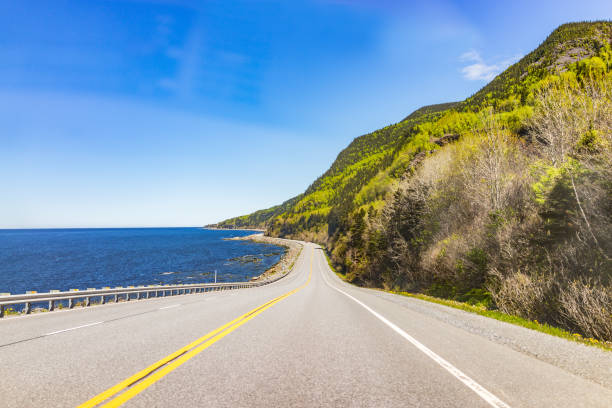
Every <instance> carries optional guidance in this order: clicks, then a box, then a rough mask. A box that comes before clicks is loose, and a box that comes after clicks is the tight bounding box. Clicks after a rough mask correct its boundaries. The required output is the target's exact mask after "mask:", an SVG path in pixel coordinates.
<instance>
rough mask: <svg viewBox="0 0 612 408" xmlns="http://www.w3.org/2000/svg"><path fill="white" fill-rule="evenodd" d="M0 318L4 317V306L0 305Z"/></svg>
mask: <svg viewBox="0 0 612 408" xmlns="http://www.w3.org/2000/svg"><path fill="white" fill-rule="evenodd" d="M0 317H4V305H0Z"/></svg>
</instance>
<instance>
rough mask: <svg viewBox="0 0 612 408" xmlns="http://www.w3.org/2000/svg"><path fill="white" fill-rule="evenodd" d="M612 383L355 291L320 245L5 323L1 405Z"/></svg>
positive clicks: (515, 396)
mask: <svg viewBox="0 0 612 408" xmlns="http://www.w3.org/2000/svg"><path fill="white" fill-rule="evenodd" d="M156 363H157V364H156ZM611 379H612V353H610V352H606V351H603V350H600V349H597V348H593V347H588V346H585V345H582V344H578V343H573V342H569V341H566V340H563V339H559V338H555V337H552V336H548V335H545V334H542V333H538V332H534V331H531V330H528V329H525V328H522V327H517V326H513V325H510V324H506V323H503V322H499V321H495V320H491V319H487V318H485V317H482V316H477V315H473V314H469V313H466V312H463V311H460V310H456V309H451V308H447V307H444V306H440V305H437V304H432V303H428V302H424V301H420V300H418V299H412V298H407V297H403V296H399V295H392V294H388V293H385V292H381V291H377V290H371V289H364V288H359V287H355V286H352V285H349V284H347V283H345V282H342V281H341V280H340V279H339V278H338V277H337V276H336V275H335V274H334V273H333V272H332V271H331V270H330V268H329V266H328V265H327V261H326V259H325V255H324V253H323V251H322V250H321V248H320V247H318V246H316V245H314V244H309V243H305V244H304V249H303V250H302V253H301V255H300V257H299V258H298V260H297V261H296V263H295V266H294V269H293V271H292V272H291V273H290V274H288V275H287V276H286V277H284V278H282V279H281V280H279V281H277V282H275V283H272V284H270V285H267V286H262V287H259V288H250V289H239V290H232V291H223V292H209V293H204V294H193V295H182V296H172V297H166V298H158V299H148V300H139V301H131V302H125V303H116V304H107V305H102V306H93V307H89V308H77V309H73V310H68V311H56V312H52V313H40V314H34V315H29V316H23V317H12V318H5V319H2V320H0V407H19V408H23V407H76V406H80V405H81V404H85V405H84V406H126V407H491V406H493V407H607V408H609V407H612V380H611ZM126 380H127V381H126ZM107 390H108V391H107ZM105 391H107V392H106V393H104V392H105ZM96 398H97V399H96ZM88 401H89V403H88ZM88 404H89V405H88Z"/></svg>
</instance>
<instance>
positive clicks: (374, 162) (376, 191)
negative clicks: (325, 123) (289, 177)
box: [218, 22, 612, 242]
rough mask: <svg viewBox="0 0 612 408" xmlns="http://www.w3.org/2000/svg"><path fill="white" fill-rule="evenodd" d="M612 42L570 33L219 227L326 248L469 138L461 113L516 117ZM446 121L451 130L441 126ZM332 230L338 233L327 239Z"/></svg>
mask: <svg viewBox="0 0 612 408" xmlns="http://www.w3.org/2000/svg"><path fill="white" fill-rule="evenodd" d="M611 37H612V29H611V24H610V23H609V22H595V23H571V24H565V25H562V26H560V27H559V28H557V29H556V30H555V31H554V32H553V33H551V34H550V36H549V37H548V38H547V39H546V40H545V41H544V42H543V43H542V44H541V45H540V46H539V47H538V48H537V49H535V50H534V51H532V52H531V53H529V54H528V55H526V56H525V57H524V58H522V59H521V60H520V61H519V62H517V63H516V64H514V65H512V66H511V67H509V68H508V69H506V70H505V71H504V72H503V73H501V74H500V75H498V76H497V77H496V78H494V79H493V80H492V81H491V82H490V83H489V84H487V85H486V86H484V87H483V88H482V89H481V90H480V91H478V92H477V93H476V94H474V95H472V96H471V97H469V98H467V99H466V100H465V101H463V102H460V103H457V102H454V103H444V104H438V105H431V106H424V107H422V108H420V109H418V110H416V111H414V112H413V113H412V114H410V115H409V116H407V117H406V118H404V119H403V120H402V121H400V122H398V123H397V124H393V125H389V126H387V127H384V128H382V129H379V130H376V131H374V132H372V133H369V134H366V135H363V136H360V137H358V138H356V139H355V140H353V142H352V143H351V144H350V145H349V146H347V147H346V148H345V149H344V150H343V151H342V152H340V154H339V155H338V157H337V158H336V160H335V161H334V163H333V164H332V165H331V167H330V168H329V170H327V171H326V172H325V173H324V174H323V175H322V176H321V177H319V178H318V179H317V180H315V181H314V182H313V183H312V184H311V185H310V186H309V187H308V188H307V189H306V191H305V192H304V193H303V194H301V195H299V196H297V197H294V198H292V199H290V200H288V201H286V202H285V203H283V204H281V205H279V206H275V207H272V208H269V209H266V210H260V211H257V212H255V213H253V214H249V215H245V216H241V217H236V218H231V219H228V220H225V221H222V222H220V223H219V224H218V226H219V227H224V228H245V227H257V228H267V229H268V231H269V233H270V234H272V235H279V236H293V237H305V236H308V237H310V238H315V239H316V240H317V241H319V242H325V241H326V239H327V237H328V236H331V235H333V233H334V232H335V230H336V227H337V224H338V223H342V222H343V218H344V217H346V215H347V214H348V213H349V212H350V211H352V210H354V209H355V208H358V207H364V206H367V205H371V206H372V207H373V208H374V209H377V208H380V207H382V205H383V203H384V201H385V199H386V198H387V194H388V193H389V192H390V191H392V190H393V185H394V184H396V183H397V181H398V180H399V178H401V176H402V175H403V174H404V172H405V171H406V170H407V169H408V167H409V165H410V161H411V160H412V158H413V157H414V156H415V155H417V154H418V153H420V152H425V151H429V150H432V149H435V148H437V146H436V145H435V143H433V141H434V139H436V138H439V137H441V136H443V135H444V134H445V133H451V132H453V133H457V132H465V131H467V130H469V127H470V126H472V125H473V120H474V118H466V117H463V118H460V117H458V116H453V113H454V112H455V111H462V112H465V111H468V112H469V111H479V110H481V109H483V108H484V107H493V108H494V109H498V110H502V111H512V109H513V108H516V107H517V106H520V105H524V104H525V103H526V100H527V98H528V96H529V92H530V91H531V87H532V86H533V84H534V83H536V82H537V81H539V80H541V79H542V78H544V77H545V76H546V75H548V74H549V73H550V72H552V71H553V70H555V69H559V68H563V66H564V64H568V63H571V62H574V61H576V60H579V59H584V58H587V57H590V56H592V55H594V54H596V53H597V52H598V49H599V48H600V47H601V46H602V44H605V43H606V41H608V42H609V41H610V38H611ZM523 114H524V112H520V111H517V112H514V115H515V117H513V118H510V119H511V120H514V121H515V122H516V123H515V130H518V127H519V126H520V123H519V121H520V116H521V115H523ZM442 117H444V120H443V121H442V122H446V123H439V121H440V119H441V118H442ZM420 124H426V125H429V126H426V127H428V129H426V131H425V132H423V129H422V128H419V126H418V125H420ZM432 125H437V126H432ZM434 127H435V129H434ZM328 225H329V226H330V227H331V231H326V229H327V227H328Z"/></svg>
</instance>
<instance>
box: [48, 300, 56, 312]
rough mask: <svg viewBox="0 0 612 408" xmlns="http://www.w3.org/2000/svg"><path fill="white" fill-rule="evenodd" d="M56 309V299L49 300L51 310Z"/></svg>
mask: <svg viewBox="0 0 612 408" xmlns="http://www.w3.org/2000/svg"><path fill="white" fill-rule="evenodd" d="M54 310H55V300H50V301H49V311H50V312H52V311H54Z"/></svg>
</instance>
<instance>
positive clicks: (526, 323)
mask: <svg viewBox="0 0 612 408" xmlns="http://www.w3.org/2000/svg"><path fill="white" fill-rule="evenodd" d="M323 253H325V258H326V259H327V264H328V265H329V268H330V269H331V270H332V272H334V273H335V274H336V275H337V276H338V277H339V278H340V279H342V280H343V281H345V282H348V281H347V280H346V277H345V275H344V274H342V273H340V272H336V270H335V269H334V266H333V265H332V263H331V260H330V259H329V255H328V254H327V251H325V250H324V251H323ZM370 289H374V290H379V291H381V292H387V293H392V294H395V295H401V296H406V297H411V298H416V299H421V300H425V301H427V302H432V303H437V304H439V305H443V306H448V307H453V308H455V309H460V310H463V311H465V312H469V313H475V314H478V315H481V316H485V317H489V318H491V319H495V320H499V321H502V322H506V323H510V324H514V325H517V326H522V327H525V328H527V329H531V330H535V331H539V332H542V333H546V334H549V335H551V336H556V337H561V338H563V339H566V340H570V341H573V342H576V343H581V344H586V345H587V346H594V347H598V348H600V349H602V350H606V351H612V343H611V342H604V341H600V340H597V339H594V338H590V337H589V338H585V337H582V336H581V335H580V334H579V333H571V332H569V331H567V330H564V329H561V328H559V327H554V326H551V325H549V324H546V323H540V322H538V321H537V320H528V319H524V318H522V317H518V316H513V315H509V314H506V313H503V312H500V311H499V310H492V309H487V308H486V307H484V306H482V305H480V306H479V305H471V304H469V303H466V302H459V301H456V300H450V299H443V298H438V297H434V296H429V295H424V294H422V293H412V292H403V291H396V290H386V289H381V288H370Z"/></svg>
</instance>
